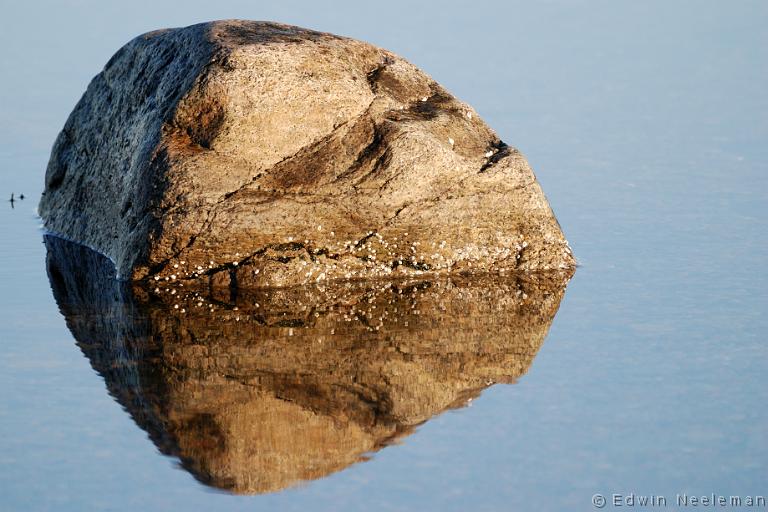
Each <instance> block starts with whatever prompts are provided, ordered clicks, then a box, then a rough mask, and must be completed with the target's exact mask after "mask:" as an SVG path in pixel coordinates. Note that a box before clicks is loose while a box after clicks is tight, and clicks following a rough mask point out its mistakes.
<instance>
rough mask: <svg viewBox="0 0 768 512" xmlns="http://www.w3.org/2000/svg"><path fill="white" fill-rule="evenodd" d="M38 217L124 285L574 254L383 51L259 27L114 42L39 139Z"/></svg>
mask: <svg viewBox="0 0 768 512" xmlns="http://www.w3.org/2000/svg"><path fill="white" fill-rule="evenodd" d="M40 214H41V216H42V217H43V219H44V221H45V226H46V228H47V229H48V230H50V231H51V232H53V233H55V234H59V235H62V236H64V237H66V238H68V239H71V240H74V241H77V242H79V243H82V244H85V245H88V246H90V247H92V248H94V249H96V250H98V251H100V252H102V253H103V254H105V255H107V256H109V257H110V258H111V259H112V260H113V261H114V262H115V263H116V266H117V270H118V273H119V274H120V275H121V276H124V277H126V278H132V279H143V278H146V277H152V276H156V277H159V278H161V279H164V278H165V277H168V278H170V279H173V278H174V277H172V276H175V278H179V279H181V278H195V277H200V276H204V277H205V278H207V279H210V280H211V281H212V283H213V284H214V285H216V286H223V287H226V286H232V285H233V284H237V285H238V286H240V287H262V286H287V285H295V284H302V283H308V282H317V281H324V280H334V279H355V278H370V277H390V276H400V277H407V276H414V275H420V274H424V273H429V274H443V273H452V272H476V271H477V272H486V271H501V270H512V269H514V270H547V269H559V268H570V267H572V266H573V265H574V259H573V257H572V255H571V252H570V249H569V248H568V245H567V242H566V241H565V238H564V237H563V234H562V232H561V230H560V227H559V225H558V223H557V221H556V219H555V217H554V215H553V213H552V211H551V209H550V208H549V205H548V203H547V201H546V198H545V197H544V195H543V193H542V191H541V188H540V187H539V185H538V183H537V181H536V179H535V177H534V175H533V172H532V171H531V169H530V167H529V166H528V164H527V163H526V161H525V159H524V158H523V156H522V155H521V154H520V153H519V152H518V151H517V150H515V149H513V148H511V147H509V146H507V145H506V144H505V143H503V142H502V141H501V140H500V139H499V138H498V137H497V136H496V134H495V133H494V132H493V131H492V130H491V129H490V128H489V127H488V126H487V125H486V124H485V123H484V122H483V121H482V120H481V119H480V118H479V116H478V115H477V114H476V113H475V112H474V110H473V109H472V108H471V107H469V106H468V105H466V104H464V103H462V102H460V101H458V100H457V99H455V98H454V97H453V96H451V95H450V94H449V93H448V92H447V91H446V90H445V89H443V88H442V87H441V86H440V85H439V84H437V83H436V82H435V81H434V80H432V79H431V78H430V77H429V76H427V75H426V74H424V73H423V72H422V71H420V70H418V69H417V68H416V67H414V66H413V65H412V64H410V63H409V62H407V61H405V60H404V59H402V58H401V57H399V56H397V55H394V54H392V53H390V52H388V51H386V50H383V49H380V48H377V47H374V46H372V45H369V44H367V43H364V42H360V41H356V40H352V39H347V38H343V37H338V36H335V35H331V34H327V33H321V32H315V31H311V30H306V29H301V28H298V27H291V26H286V25H279V24H274V23H265V22H251V21H219V22H211V23H206V24H201V25H194V26H191V27H187V28H182V29H172V30H161V31H157V32H151V33H148V34H145V35H142V36H139V37H138V38H136V39H134V40H133V41H131V42H130V43H128V44H127V45H126V46H124V47H123V48H122V49H120V50H119V51H118V52H117V53H116V54H115V56H114V57H112V59H111V60H110V61H109V62H108V63H107V65H106V67H105V68H104V70H103V71H102V72H101V73H99V74H98V75H97V76H96V77H95V78H94V79H93V81H92V82H91V84H90V85H89V87H88V90H87V91H86V93H85V94H84V96H83V98H82V99H81V100H80V102H79V103H78V104H77V106H76V107H75V110H74V111H73V113H72V114H71V115H70V117H69V119H68V120H67V122H66V124H65V126H64V129H63V131H62V132H61V134H60V135H59V137H58V139H57V141H56V143H55V145H54V148H53V151H52V155H51V159H50V162H49V165H48V170H47V172H46V190H45V193H44V195H43V198H42V200H41V203H40Z"/></svg>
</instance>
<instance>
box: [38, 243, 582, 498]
mask: <svg viewBox="0 0 768 512" xmlns="http://www.w3.org/2000/svg"><path fill="white" fill-rule="evenodd" d="M45 245H46V249H47V270H48V276H49V279H50V283H51V288H52V290H53V294H54V297H55V299H56V302H57V304H58V305H59V308H60V310H61V313H62V314H63V315H64V317H65V319H66V322H67V326H68V327H69V329H70V331H71V332H72V335H73V336H74V338H75V340H76V343H77V345H78V346H79V347H80V349H81V350H82V352H83V354H84V355H85V356H86V357H87V358H88V360H89V362H90V364H91V366H92V367H93V368H94V370H96V371H97V372H98V373H99V374H100V375H101V376H102V377H103V378H104V381H105V383H106V387H107V390H108V392H109V394H110V395H111V396H112V397H114V399H115V400H117V401H118V402H119V403H120V404H121V405H122V406H123V408H124V409H125V410H126V411H127V412H128V413H129V414H130V416H131V418H132V419H133V421H134V422H136V424H137V425H138V426H139V427H141V428H142V429H143V430H145V431H146V432H147V434H148V437H149V439H151V440H152V442H153V443H154V444H155V445H156V446H157V449H158V450H159V451H160V452H161V453H163V454H165V455H170V456H173V457H177V458H178V460H179V461H180V464H181V466H182V467H183V468H184V469H185V470H187V471H189V472H190V473H191V474H192V475H193V476H194V477H195V478H196V479H197V480H199V481H200V482H202V483H204V484H206V485H208V486H211V487H214V488H218V489H222V490H226V491H229V492H232V493H238V494H239V493H244V494H251V493H269V492H275V491H279V490H282V489H285V488H288V487H291V486H294V485H296V484H298V483H300V482H303V481H306V480H314V479H318V478H322V477H324V476H326V475H329V474H332V473H334V472H337V471H339V470H342V469H344V468H346V467H348V466H350V465H352V464H355V463H358V462H361V461H365V460H366V459H367V458H368V457H369V456H370V454H371V453H373V452H376V451H378V450H381V449H383V448H384V447H386V446H387V445H390V444H392V443H397V442H401V441H403V440H404V439H405V438H406V437H407V436H409V435H410V434H411V433H413V432H414V430H415V429H416V428H417V427H418V426H419V425H421V424H423V423H424V422H426V421H429V419H430V418H432V417H433V416H435V415H438V414H440V413H442V412H443V411H446V410H448V409H453V408H457V407H462V406H464V405H466V404H467V403H469V402H470V401H472V400H473V399H474V398H476V397H477V396H479V395H480V393H481V392H482V391H483V390H484V389H485V388H487V387H489V386H492V385H494V384H497V383H512V382H515V380H516V379H517V378H519V377H520V376H522V375H523V374H525V373H526V372H527V371H528V368H529V367H530V366H531V364H532V363H533V360H534V358H535V357H536V353H537V352H538V350H539V348H540V347H541V345H542V343H543V342H544V338H545V337H546V335H547V331H548V330H549V327H550V324H551V322H552V319H553V318H554V316H555V313H556V312H557V309H558V307H559V305H560V301H561V299H562V298H563V294H564V292H565V287H566V284H567V282H568V279H569V278H570V275H569V274H564V273H542V274H525V275H508V276H504V277H501V278H499V277H498V276H488V277H485V278H482V277H480V278H478V277H477V276H474V277H472V278H469V277H461V276H456V277H453V278H450V279H449V278H445V279H439V280H431V281H430V280H407V281H359V282H341V283H329V284H326V285H324V286H321V287H320V286H314V287H300V288H288V289H275V290H252V291H248V290H237V289H224V290H221V289H211V288H209V286H208V283H207V282H204V283H200V282H194V281H187V282H182V281H180V280H178V281H161V282H160V283H155V282H151V283H150V284H131V283H126V282H121V281H117V280H115V279H114V275H115V270H114V267H113V265H112V264H111V262H110V261H109V260H108V259H107V258H105V257H103V256H101V255H100V254H98V253H96V252H94V251H91V250H90V249H88V248H86V247H83V246H81V245H77V244H74V243H71V242H67V241H65V240H62V239H60V238H56V237H52V236H46V237H45Z"/></svg>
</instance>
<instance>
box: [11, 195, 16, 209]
mask: <svg viewBox="0 0 768 512" xmlns="http://www.w3.org/2000/svg"><path fill="white" fill-rule="evenodd" d="M14 201H15V199H14V198H13V192H11V200H10V203H11V208H13V203H14Z"/></svg>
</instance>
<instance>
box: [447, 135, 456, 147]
mask: <svg viewBox="0 0 768 512" xmlns="http://www.w3.org/2000/svg"><path fill="white" fill-rule="evenodd" d="M455 143H456V142H455V141H454V140H453V139H452V138H451V137H448V144H450V145H451V146H453V145H454V144H455Z"/></svg>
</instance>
